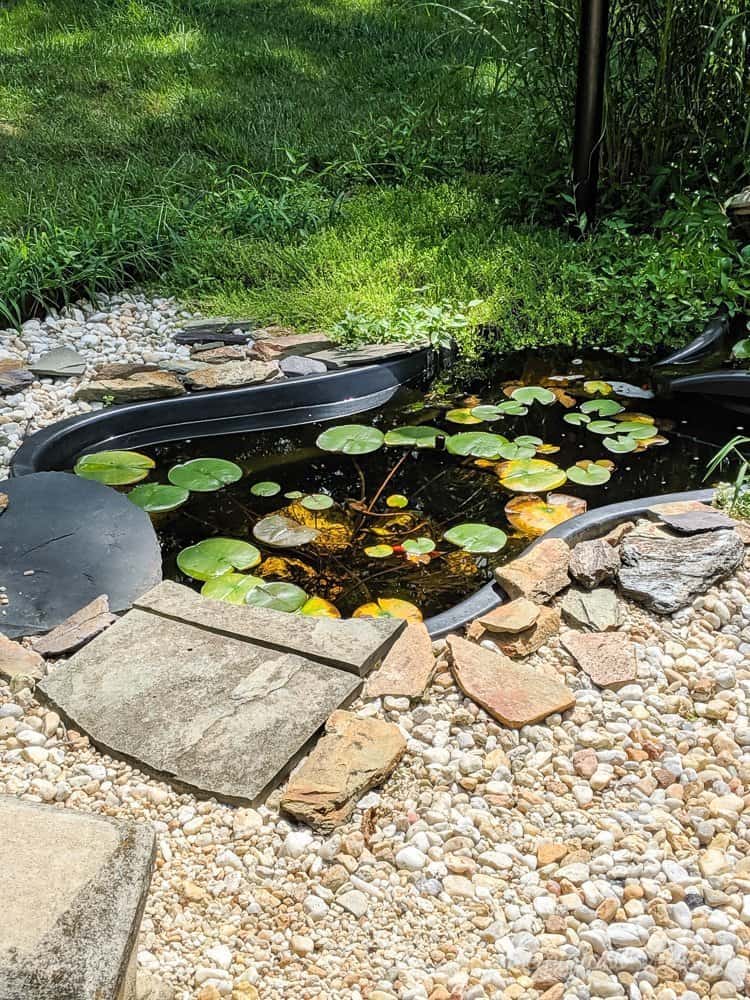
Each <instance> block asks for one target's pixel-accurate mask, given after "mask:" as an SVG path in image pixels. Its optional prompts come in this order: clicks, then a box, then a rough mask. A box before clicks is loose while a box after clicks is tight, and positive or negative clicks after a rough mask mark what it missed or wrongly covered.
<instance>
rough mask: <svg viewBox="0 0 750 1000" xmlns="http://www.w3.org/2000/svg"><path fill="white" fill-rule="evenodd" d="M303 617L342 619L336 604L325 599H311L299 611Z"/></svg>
mask: <svg viewBox="0 0 750 1000" xmlns="http://www.w3.org/2000/svg"><path fill="white" fill-rule="evenodd" d="M299 613H300V614H301V615H305V616H306V617H308V618H340V617H341V612H340V611H339V609H338V608H337V607H336V605H335V604H331V602H330V601H327V600H326V599H325V598H324V597H311V598H309V599H308V600H307V601H305V603H304V604H303V605H302V607H301V608H300V609H299Z"/></svg>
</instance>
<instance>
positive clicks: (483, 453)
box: [446, 431, 508, 459]
mask: <svg viewBox="0 0 750 1000" xmlns="http://www.w3.org/2000/svg"><path fill="white" fill-rule="evenodd" d="M507 444H508V439H507V438H505V437H503V436H502V434H489V433H488V432H487V431H465V432H464V433H463V434H454V435H453V437H451V438H449V439H448V442H447V444H446V449H447V450H448V452H450V454H451V455H464V456H467V455H471V456H472V457H473V458H493V459H494V458H500V456H501V454H502V448H503V447H504V445H507Z"/></svg>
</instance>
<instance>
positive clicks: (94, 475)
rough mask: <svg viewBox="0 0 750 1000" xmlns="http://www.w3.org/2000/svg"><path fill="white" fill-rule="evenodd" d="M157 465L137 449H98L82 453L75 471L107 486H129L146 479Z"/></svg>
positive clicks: (82, 476) (83, 476) (83, 477)
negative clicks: (85, 453)
mask: <svg viewBox="0 0 750 1000" xmlns="http://www.w3.org/2000/svg"><path fill="white" fill-rule="evenodd" d="M155 465H156V463H155V462H154V460H153V458H149V457H148V455H141V454H140V452H137V451H97V452H94V453H93V454H91V455H82V456H81V458H79V459H78V461H77V462H76V464H75V468H74V469H73V471H74V472H75V474H76V475H77V476H80V477H81V478H82V479H94V480H96V482H97V483H104V484H105V486H127V485H129V484H130V483H138V482H140V481H141V479H145V478H146V476H147V475H148V474H149V472H150V471H151V470H152V469H153V468H154V466H155Z"/></svg>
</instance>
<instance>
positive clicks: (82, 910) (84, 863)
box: [0, 796, 155, 1000]
mask: <svg viewBox="0 0 750 1000" xmlns="http://www.w3.org/2000/svg"><path fill="white" fill-rule="evenodd" d="M0 830H2V863H1V864H0V899H1V900H2V933H0V1000H117V998H120V997H122V998H123V1000H130V998H131V997H134V996H135V992H134V983H133V982H132V981H129V965H130V960H131V955H132V952H133V949H134V946H135V942H136V938H137V934H138V927H139V924H140V920H141V914H142V912H143V907H144V905H145V901H146V893H147V892H148V887H149V884H150V881H151V869H152V865H153V860H154V843H155V841H154V834H153V831H152V830H151V828H150V826H148V825H145V824H142V825H136V824H134V823H124V822H114V821H112V820H109V819H104V818H102V817H99V816H90V815H86V814H84V813H77V812H74V811H72V810H67V809H66V810H63V809H57V808H54V807H52V806H42V805H35V804H32V803H29V802H22V801H20V800H18V799H15V798H11V797H6V796H0ZM132 971H134V969H132V968H131V970H130V972H132Z"/></svg>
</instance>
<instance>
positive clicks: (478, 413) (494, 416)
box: [471, 403, 505, 423]
mask: <svg viewBox="0 0 750 1000" xmlns="http://www.w3.org/2000/svg"><path fill="white" fill-rule="evenodd" d="M471 414H472V416H474V417H476V418H477V419H478V420H486V421H487V422H488V423H490V422H491V421H493V420H499V419H500V418H501V417H503V416H505V410H503V409H502V404H500V406H493V405H492V404H490V403H486V404H482V405H481V406H472V408H471Z"/></svg>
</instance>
